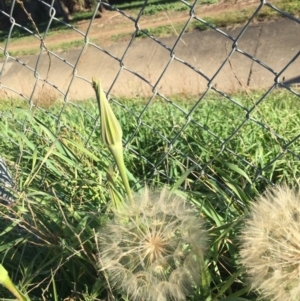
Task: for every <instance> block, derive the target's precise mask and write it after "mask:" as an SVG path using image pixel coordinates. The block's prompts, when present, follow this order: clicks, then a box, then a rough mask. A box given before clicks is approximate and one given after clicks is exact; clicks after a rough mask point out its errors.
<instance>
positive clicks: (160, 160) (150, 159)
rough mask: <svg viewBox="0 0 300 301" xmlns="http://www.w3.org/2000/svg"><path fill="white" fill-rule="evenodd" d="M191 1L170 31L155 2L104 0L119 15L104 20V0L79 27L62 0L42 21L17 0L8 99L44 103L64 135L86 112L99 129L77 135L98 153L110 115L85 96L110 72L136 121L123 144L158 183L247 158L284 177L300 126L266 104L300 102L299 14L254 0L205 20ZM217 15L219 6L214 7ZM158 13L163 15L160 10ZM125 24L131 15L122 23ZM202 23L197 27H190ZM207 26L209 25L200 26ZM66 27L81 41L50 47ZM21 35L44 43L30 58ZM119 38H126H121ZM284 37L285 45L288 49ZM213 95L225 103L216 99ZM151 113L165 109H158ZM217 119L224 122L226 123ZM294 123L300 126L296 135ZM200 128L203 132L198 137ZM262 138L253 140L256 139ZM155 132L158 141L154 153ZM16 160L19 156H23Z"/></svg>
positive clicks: (7, 63) (255, 176)
mask: <svg viewBox="0 0 300 301" xmlns="http://www.w3.org/2000/svg"><path fill="white" fill-rule="evenodd" d="M180 2H181V4H182V7H181V14H180V22H177V21H178V20H172V14H168V13H166V14H165V18H166V19H167V20H168V26H169V28H170V31H171V36H169V37H160V36H157V32H155V31H153V30H151V28H150V29H149V28H148V27H147V24H146V21H145V19H144V18H145V14H144V11H145V10H146V9H147V8H148V9H149V5H150V4H148V3H147V1H144V3H143V4H142V5H141V7H140V8H139V9H136V10H135V11H136V14H135V13H132V14H128V12H127V11H126V10H122V9H121V8H120V9H119V8H118V6H114V5H109V4H107V3H103V5H104V6H105V7H106V8H107V9H108V12H106V13H104V14H103V17H102V18H100V19H98V18H96V16H97V14H98V9H99V6H100V4H101V1H99V2H97V6H96V7H95V9H94V12H93V15H92V17H90V19H89V20H88V22H86V26H85V27H80V28H79V26H77V23H72V22H69V23H66V22H64V21H62V18H59V17H58V16H57V11H56V9H55V6H54V4H55V1H54V0H52V1H41V0H39V1H38V3H39V7H40V8H39V9H41V8H42V9H43V10H44V11H47V16H48V17H47V20H43V22H42V23H41V24H40V23H34V21H33V19H32V18H31V15H30V14H29V13H28V11H26V7H23V6H22V5H21V4H22V2H21V1H16V0H12V1H11V5H10V9H9V13H8V12H7V11H4V10H0V14H1V20H2V22H5V23H6V24H7V23H9V24H10V25H9V27H8V28H7V30H5V37H4V38H3V39H2V42H1V51H2V56H3V59H2V62H1V71H0V76H1V91H2V96H3V98H6V99H9V100H10V101H11V102H12V103H13V102H16V99H21V100H22V101H23V105H24V106H25V107H26V108H27V109H28V110H29V112H31V113H32V114H35V113H36V112H37V111H38V112H42V116H43V117H42V119H43V120H47V119H52V120H54V121H55V124H56V127H55V128H53V133H54V134H55V135H56V136H58V137H59V136H60V135H62V133H63V131H68V132H72V131H74V129H73V128H72V125H70V124H68V121H67V117H66V116H68V108H69V107H71V108H72V109H76V110H77V111H78V112H79V114H81V115H84V119H85V122H86V123H89V124H90V125H92V126H91V127H90V129H89V131H88V132H86V131H84V132H75V133H74V135H75V136H76V135H77V136H78V137H80V139H82V140H83V141H84V143H85V146H86V147H87V149H89V150H90V151H92V152H98V151H99V150H98V149H97V148H96V147H95V146H94V143H93V139H95V134H94V133H95V132H97V131H98V127H99V114H98V113H97V112H94V113H93V114H92V113H91V112H90V111H88V110H86V107H85V105H84V104H83V102H80V101H79V100H82V99H84V98H86V99H87V98H91V97H92V96H93V90H92V87H91V78H92V77H93V76H94V77H100V78H101V80H102V83H103V87H104V89H105V91H106V92H107V93H108V94H107V95H108V98H109V99H110V100H111V101H112V102H111V103H112V104H113V105H114V107H115V108H118V110H119V111H118V112H119V113H118V114H117V115H118V116H119V118H120V121H121V123H122V122H123V121H122V116H123V115H124V116H125V115H126V116H129V117H130V118H131V120H132V123H131V125H130V126H129V125H128V124H124V123H123V124H122V126H123V128H124V132H125V136H124V145H125V147H126V152H127V153H129V154H130V156H131V158H136V160H139V161H140V162H143V164H142V165H143V166H144V167H145V166H146V167H147V172H146V173H145V174H143V175H142V179H143V181H151V180H153V179H155V177H156V176H159V177H160V181H162V182H169V183H170V182H174V181H176V180H178V179H180V177H182V176H185V177H188V176H189V177H190V179H191V180H192V181H193V183H197V181H198V180H200V179H203V178H208V179H209V178H215V179H218V176H217V175H216V170H215V169H212V167H211V163H212V162H215V161H219V162H220V165H222V164H223V163H224V162H227V163H228V164H232V163H233V164H235V166H239V168H241V170H244V171H246V173H247V174H248V175H249V177H250V178H251V181H257V180H259V179H263V181H267V183H272V182H276V181H277V180H278V179H282V178H284V177H285V173H286V170H288V169H293V170H295V169H294V167H295V166H296V165H298V163H297V162H298V160H299V152H298V151H299V142H300V141H299V137H300V132H299V133H297V128H296V127H295V126H294V129H293V130H292V131H289V130H287V129H282V128H276V129H274V126H273V124H272V120H271V119H269V117H268V115H267V114H266V115H265V113H264V110H263V109H261V107H262V106H263V104H265V103H268V104H269V105H270V107H272V102H273V103H274V105H275V102H280V101H279V100H277V98H276V95H278V93H285V94H284V95H289V96H288V97H291V98H292V101H293V102H295V104H296V103H297V102H298V101H299V99H298V97H299V96H300V94H299V92H298V91H297V85H295V84H297V76H299V74H297V72H298V73H299V70H300V69H299V55H300V44H299V32H300V31H299V23H300V19H299V18H298V17H297V16H293V15H292V14H289V13H287V12H285V11H283V10H281V9H280V7H277V6H276V4H272V3H271V2H272V1H270V2H267V1H257V2H256V1H252V2H251V3H247V4H248V5H250V6H249V7H250V10H251V16H250V17H249V18H248V19H247V21H246V22H244V23H243V24H242V25H236V26H231V27H228V28H222V27H217V26H216V25H214V24H213V22H210V21H209V19H207V18H203V16H202V6H201V3H200V1H180ZM258 2H259V3H258ZM20 3H21V4H20ZM243 4H245V3H241V2H239V1H238V2H236V3H235V4H231V5H240V6H239V7H240V10H241V14H242V13H243ZM17 6H19V7H22V9H25V14H26V18H25V19H26V21H28V20H29V22H27V23H24V24H27V25H22V24H23V23H22V24H19V23H18V22H17V21H16V20H17V19H16V18H15V12H16V7H17ZM224 9H226V7H225V8H224ZM265 10H268V11H272V12H273V13H274V14H276V16H275V19H276V18H277V19H276V21H273V22H271V23H270V22H268V23H263V22H261V19H262V18H263V14H264V11H265ZM210 13H211V14H213V13H215V12H214V11H213V9H212V10H211V11H210ZM114 20H115V21H114ZM120 20H122V21H120ZM114 22H115V23H114ZM122 22H123V23H122ZM148 22H149V19H148ZM152 22H153V23H155V22H156V17H155V16H152ZM125 23H126V24H127V25H128V24H129V25H128V26H127V28H129V29H128V30H127V31H124V29H123V28H122V24H125ZM74 24H75V25H74ZM118 24H121V26H119V28H118ZM192 26H193V28H196V29H195V31H190V28H191V27H192ZM108 27H111V28H110V31H109V35H110V37H109V38H110V39H111V40H110V42H107V36H105V31H106V30H107V28H108ZM197 28H198V29H197ZM204 28H205V29H207V30H206V31H200V30H199V29H204ZM286 29H287V30H286ZM57 30H65V36H66V39H67V37H68V36H69V35H72V38H71V41H73V42H74V43H77V47H76V50H74V51H69V50H65V51H64V50H63V45H62V44H60V45H61V46H60V47H58V49H55V48H54V47H51V45H52V44H51V43H52V40H51V39H52V37H53V35H52V32H54V31H57ZM118 31H119V32H120V33H119V34H118ZM287 32H288V35H287ZM169 35H170V33H169ZM18 36H28V39H27V40H26V42H24V48H25V49H26V47H28V45H31V48H32V47H33V46H32V45H37V46H36V51H35V52H36V54H34V55H32V56H22V55H19V54H18V53H17V52H16V51H15V48H14V41H15V40H16V39H18ZM114 39H115V40H118V39H119V41H117V42H112V40H114ZM63 42H64V41H62V43H63ZM278 43H281V45H282V43H284V44H285V45H284V46H283V47H281V48H278ZM282 49H283V51H282ZM251 89H253V90H254V91H255V92H253V91H251ZM237 91H241V92H242V93H241V94H239V93H238V92H237ZM241 95H242V96H241ZM137 96H142V97H143V101H142V102H141V101H139V100H137ZM122 97H123V98H122ZM124 97H127V98H131V99H132V101H131V104H129V103H128V101H127V102H126V101H125V103H124V102H123V101H122V100H123V99H124ZM241 97H242V98H245V101H242V100H241ZM285 97H286V96H285ZM211 98H214V99H215V101H214V102H210V100H211ZM184 99H186V102H187V103H186V104H185V103H184V101H183V100H184ZM187 99H189V100H187ZM45 102H46V103H48V104H51V103H52V102H55V103H56V106H55V110H52V109H51V108H52V107H51V105H49V106H45ZM92 102H94V103H95V100H94V101H92ZM157 102H158V103H160V104H161V105H162V106H163V109H162V111H160V112H157V114H158V115H157V116H156V118H153V120H152V121H151V119H149V118H148V117H149V116H148V115H149V112H150V111H151V110H152V108H154V107H155V103H157ZM18 105H20V102H18ZM120 112H121V113H120ZM151 114H152V115H151V116H155V115H154V113H153V111H151ZM0 116H2V118H3V120H4V117H5V120H7V118H8V119H11V120H13V119H14V120H15V121H16V122H17V123H18V124H20V125H21V126H23V130H24V135H25V136H26V135H27V133H28V127H27V126H26V122H25V121H24V120H21V119H18V118H17V117H16V116H15V115H14V113H12V112H11V111H9V110H8V111H3V112H2V113H1V115H0ZM282 118H283V117H282ZM284 118H285V119H288V118H293V117H292V116H290V117H289V116H284ZM295 118H296V117H295ZM164 119H170V120H169V121H170V128H169V129H168V130H163V129H162V128H161V126H160V121H163V120H164ZM171 119H172V120H171ZM282 123H284V122H283V121H282ZM216 124H217V127H218V128H220V131H218V132H216V131H215V127H214V126H215V125H216ZM222 127H223V128H222ZM291 127H293V125H291ZM285 130H287V131H288V132H290V133H291V134H290V135H288V136H286V135H285V133H286V132H285ZM191 132H192V133H194V134H195V136H197V137H198V139H199V140H197V139H196V138H195V137H192V136H191V134H190V133H191ZM0 135H1V136H2V138H1V139H2V142H1V143H2V145H7V149H11V146H10V145H11V143H12V141H11V139H10V137H9V134H7V133H0ZM251 135H254V137H253V139H250V138H249V137H250V136H251ZM255 135H258V136H261V135H262V136H264V137H265V138H264V139H265V141H267V143H266V145H267V146H266V148H267V149H268V148H269V150H270V153H268V154H266V156H265V154H260V153H259V151H260V146H259V145H255V141H256V138H255ZM150 136H151V137H152V139H153V140H155V141H156V145H154V146H152V147H153V148H152V149H151V150H149V149H147V150H145V149H146V148H147V140H148V138H149V137H150ZM147 137H148V138H147ZM20 139H21V138H20ZM24 139H25V138H24ZM138 140H140V141H141V140H142V142H143V143H144V144H143V143H142V142H138ZM139 143H140V144H139ZM199 143H200V144H199ZM247 143H248V145H246V144H247ZM178 145H185V146H187V147H186V148H180V147H178ZM15 147H16V145H15ZM17 147H19V146H17ZM249 152H252V153H254V156H255V157H256V158H257V160H256V161H253V160H252V159H250V158H249ZM15 154H17V153H15ZM23 155H24V153H23ZM3 156H7V154H3ZM130 156H129V157H130ZM10 157H11V159H13V160H15V161H16V162H19V161H20V158H16V157H17V156H10ZM171 159H172V160H173V159H174V160H176V161H177V163H178V166H179V167H178V169H176V174H174V170H173V169H172V168H171V167H170V165H169V164H170V160H171ZM132 160H133V159H132ZM130 162H131V164H133V162H137V161H134V160H133V161H130ZM136 164H137V165H136V167H134V166H133V165H132V166H131V168H129V169H133V170H136V171H137V172H138V173H139V172H140V173H142V171H138V170H139V168H141V166H140V167H139V165H138V163H136ZM274 166H277V167H278V166H280V168H279V169H278V170H280V171H281V172H278V173H277V174H272V175H271V176H270V175H269V174H268V171H270V170H274V168H275V167H274ZM296 169H297V168H296ZM236 171H237V170H236ZM238 173H241V171H239V172H238ZM293 174H294V175H295V173H293ZM289 176H290V174H289Z"/></svg>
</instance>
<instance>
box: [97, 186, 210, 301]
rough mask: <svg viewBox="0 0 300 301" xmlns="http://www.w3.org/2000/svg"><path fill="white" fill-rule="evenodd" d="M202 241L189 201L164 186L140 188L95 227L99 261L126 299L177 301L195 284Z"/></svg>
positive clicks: (201, 224)
mask: <svg viewBox="0 0 300 301" xmlns="http://www.w3.org/2000/svg"><path fill="white" fill-rule="evenodd" d="M198 215H199V214H198ZM206 243H207V232H206V230H205V229H204V221H203V220H202V219H201V218H200V217H197V212H196V211H195V209H193V207H192V206H191V204H189V203H188V202H187V201H186V200H185V199H183V198H182V197H179V196H176V195H171V194H170V192H169V191H168V190H167V189H166V188H164V189H163V190H162V191H161V192H160V193H155V192H150V191H149V190H148V189H147V188H145V190H144V191H143V193H142V194H137V195H135V196H134V202H133V203H132V204H127V205H126V207H125V209H123V210H122V211H120V210H119V211H116V212H115V216H114V219H113V220H111V221H110V222H108V223H107V225H106V226H105V227H104V228H103V229H102V230H100V231H99V245H100V253H99V262H100V265H101V268H102V269H104V270H106V271H107V272H108V275H109V277H110V280H111V283H112V285H113V286H114V287H115V288H119V289H121V290H122V291H124V292H126V293H127V294H128V295H129V296H130V300H133V301H135V300H136V301H140V300H147V301H166V300H179V301H181V300H185V298H186V295H187V294H189V293H190V292H191V289H192V287H193V286H196V285H197V284H198V283H199V279H200V276H201V275H200V262H198V258H199V256H201V257H202V256H203V253H204V251H205V248H206Z"/></svg>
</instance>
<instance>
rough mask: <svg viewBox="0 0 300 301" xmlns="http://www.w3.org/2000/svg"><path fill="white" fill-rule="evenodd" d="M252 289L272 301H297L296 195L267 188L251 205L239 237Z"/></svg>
mask: <svg viewBox="0 0 300 301" xmlns="http://www.w3.org/2000/svg"><path fill="white" fill-rule="evenodd" d="M241 242H242V250H241V251H240V256H241V262H242V264H243V265H244V266H245V267H246V269H247V273H248V274H249V276H250V282H251V284H252V288H254V289H258V290H259V291H260V292H261V294H262V297H265V298H267V299H271V300H274V301H277V300H278V301H279V300H280V301H282V300H284V301H296V300H300V281H299V280H300V279H299V277H300V193H299V192H296V191H294V190H291V189H290V188H288V187H287V186H286V185H284V186H278V187H275V188H271V189H270V190H268V191H267V192H266V194H265V195H263V196H261V197H259V199H258V200H257V202H256V203H254V204H253V206H252V210H251V215H250V217H249V218H248V219H247V220H246V222H245V226H244V228H243V230H242V234H241Z"/></svg>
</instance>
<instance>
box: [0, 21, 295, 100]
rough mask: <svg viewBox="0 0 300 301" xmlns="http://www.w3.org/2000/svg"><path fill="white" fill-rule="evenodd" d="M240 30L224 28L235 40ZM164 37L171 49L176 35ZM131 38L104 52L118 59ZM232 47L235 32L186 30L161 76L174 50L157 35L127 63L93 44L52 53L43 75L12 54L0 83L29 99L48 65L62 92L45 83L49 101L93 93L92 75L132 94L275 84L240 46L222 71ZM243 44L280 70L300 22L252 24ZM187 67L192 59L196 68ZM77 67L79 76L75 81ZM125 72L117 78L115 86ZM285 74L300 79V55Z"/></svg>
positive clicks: (119, 92)
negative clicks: (82, 50) (121, 63)
mask: <svg viewBox="0 0 300 301" xmlns="http://www.w3.org/2000/svg"><path fill="white" fill-rule="evenodd" d="M241 28H242V27H235V28H227V29H222V30H223V31H224V32H225V33H227V34H228V35H230V36H232V37H234V38H236V37H237V36H238V35H239V33H240V32H241ZM160 40H161V42H162V43H163V44H165V45H167V46H168V47H170V48H172V47H173V45H174V43H175V41H176V37H168V38H161V39H160ZM128 43H129V42H121V43H115V44H112V45H110V46H106V47H105V51H107V52H108V53H110V54H111V55H113V56H115V57H117V58H122V56H123V54H124V51H125V49H126V48H127V46H128ZM232 45H233V43H232V41H231V40H230V39H229V38H227V37H225V36H224V35H222V34H220V33H218V32H216V31H214V30H210V31H204V32H200V31H194V32H191V33H187V34H185V35H184V36H183V38H182V40H181V41H179V43H178V45H177V47H176V48H175V51H174V55H175V58H174V59H173V61H172V62H171V64H170V65H169V67H168V68H167V70H166V72H165V74H164V76H163V77H162V78H160V75H161V74H162V72H163V71H164V70H165V68H166V66H167V65H168V63H169V62H170V59H171V54H170V52H169V51H167V50H166V49H165V48H164V47H162V46H161V45H159V44H158V43H156V42H154V41H152V40H151V39H140V40H136V41H134V43H133V44H132V45H131V46H130V48H129V50H128V52H127V53H126V55H125V57H124V59H123V68H122V67H121V66H120V62H119V61H118V60H116V59H114V58H113V57H111V56H109V55H107V54H106V53H105V52H103V51H101V50H99V49H97V48H95V47H93V46H89V47H88V48H87V49H86V50H85V52H84V54H83V55H82V56H81V58H80V60H79V61H78V62H77V59H78V57H79V55H80V52H81V51H80V50H73V51H69V52H65V53H58V54H57V55H58V56H59V58H57V57H55V56H51V65H50V69H49V57H48V55H46V54H45V55H43V56H42V57H41V59H40V60H39V62H38V65H37V71H38V73H36V74H35V73H34V72H33V71H32V70H30V69H28V68H26V67H25V66H24V65H22V64H20V63H18V62H15V61H13V60H11V59H9V60H8V61H7V63H6V65H5V70H4V72H3V73H2V77H1V83H2V85H3V86H5V87H8V88H11V89H13V90H15V91H17V92H18V93H22V94H23V95H25V96H27V97H30V95H31V93H32V91H33V89H34V85H35V83H36V78H45V77H46V75H47V72H48V69H49V73H48V75H47V78H48V80H49V82H51V83H52V84H53V85H54V86H55V87H57V88H58V89H59V90H60V91H61V95H60V96H59V94H60V93H59V92H58V90H56V89H54V88H52V87H51V86H46V87H45V88H44V90H43V93H44V94H46V95H48V97H49V99H50V100H51V99H53V98H56V97H61V96H63V93H66V92H67V91H68V95H69V98H70V99H77V100H79V99H86V98H89V97H93V96H94V93H93V90H92V88H91V86H90V84H89V83H88V82H87V81H86V80H83V79H82V78H84V79H88V80H90V79H91V78H92V77H93V76H94V77H100V78H101V79H102V82H103V86H104V88H105V90H110V93H111V94H113V95H115V96H129V97H132V96H136V95H141V96H147V95H151V94H152V89H153V88H152V86H155V87H156V88H157V89H158V90H159V91H160V92H161V93H163V94H165V95H171V94H177V93H183V94H185V95H189V94H192V95H199V94H200V93H201V92H203V91H205V89H206V87H207V84H208V82H209V81H211V84H212V85H214V86H217V88H218V89H220V90H223V91H224V92H227V93H229V92H232V91H235V90H238V89H242V88H241V85H240V83H239V81H240V82H241V84H242V86H243V87H244V88H251V89H257V88H267V87H270V86H271V85H272V84H273V83H274V77H275V76H274V74H273V73H272V72H271V71H269V70H268V69H267V68H265V67H263V66H262V65H260V64H259V63H257V62H254V61H253V60H251V59H250V58H249V57H247V56H246V55H243V54H242V53H238V52H234V53H233V55H232V56H231V58H230V63H229V62H227V63H225V65H224V67H223V69H222V70H221V71H220V72H219V73H218V74H217V71H218V69H219V68H220V66H221V65H222V63H223V62H224V60H225V59H226V57H227V55H228V53H229V52H230V51H231V49H232ZM237 47H238V49H240V50H241V51H242V52H246V53H248V54H249V55H251V56H255V58H257V59H258V60H259V61H260V62H262V63H263V64H265V65H267V66H269V67H270V68H271V69H272V70H274V71H275V72H277V73H279V72H281V70H282V69H283V68H284V67H285V66H286V65H287V64H288V62H289V61H290V60H291V59H292V58H293V57H294V56H296V55H297V54H298V55H299V52H300V25H299V24H297V23H296V22H293V21H291V20H288V19H281V20H279V21H273V22H269V23H260V24H254V25H251V26H250V27H249V28H248V29H247V30H246V31H245V32H244V34H243V35H242V37H241V39H240V40H239V41H238V44H237ZM20 61H21V62H23V63H25V64H26V65H27V66H28V67H30V68H33V69H35V68H36V64H37V56H28V57H22V58H20ZM182 61H183V62H185V63H182ZM76 63H78V64H77V65H76V69H74V68H73V67H72V65H75V64H76ZM2 64H3V62H2ZM188 65H192V66H193V67H194V68H195V70H196V71H197V72H196V71H194V70H193V69H192V68H190V67H188ZM2 66H3V65H2ZM121 69H122V70H121ZM120 70H121V72H120ZM128 70H130V71H128ZM131 71H133V72H135V73H136V74H138V75H139V76H140V77H142V78H144V79H145V80H146V81H148V82H149V83H150V84H148V83H146V81H144V80H142V79H141V78H140V77H138V76H136V75H134V74H133V73H132V72H131ZM74 72H75V74H76V77H75V78H74V80H72V78H73V73H74ZM119 72H120V73H119ZM199 72H202V73H203V74H205V76H206V77H207V78H208V79H206V78H205V77H203V76H201V75H200V74H199ZM118 74H119V77H118V80H117V81H116V82H115V84H114V85H112V83H113V82H114V80H115V78H116V76H117V75H118ZM237 78H238V80H239V81H238V80H237ZM280 80H285V82H287V83H289V84H291V83H294V84H297V83H300V58H298V59H296V60H295V61H294V62H293V63H292V64H291V65H290V66H289V67H288V68H287V69H286V70H285V71H284V72H283V73H282V74H281V76H280ZM41 84H42V83H41V82H38V85H37V87H38V88H37V89H36V90H35V91H36V93H35V96H37V95H38V91H39V87H41ZM151 85H152V86H151ZM3 90H4V89H3V88H2V91H3ZM5 91H6V93H7V94H10V95H11V94H14V92H11V91H10V89H5ZM14 95H15V94H14Z"/></svg>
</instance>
